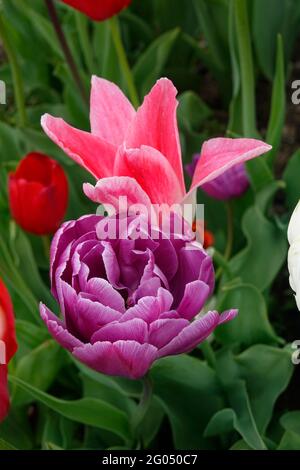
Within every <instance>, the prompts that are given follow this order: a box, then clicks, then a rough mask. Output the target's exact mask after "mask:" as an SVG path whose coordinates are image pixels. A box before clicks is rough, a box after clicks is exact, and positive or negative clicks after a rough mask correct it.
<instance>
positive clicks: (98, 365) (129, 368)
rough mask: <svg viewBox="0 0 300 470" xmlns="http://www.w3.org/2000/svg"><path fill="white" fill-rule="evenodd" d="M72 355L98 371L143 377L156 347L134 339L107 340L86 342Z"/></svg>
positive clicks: (154, 355)
mask: <svg viewBox="0 0 300 470" xmlns="http://www.w3.org/2000/svg"><path fill="white" fill-rule="evenodd" d="M73 354H74V356H75V357H76V358H77V359H79V360H80V361H81V362H83V363H84V364H86V365H87V366H89V367H91V368H92V369H94V370H97V371H98V372H102V373H104V374H108V375H117V376H123V377H129V378H131V379H138V378H141V377H143V376H144V375H145V374H146V373H147V371H148V370H149V368H150V367H151V365H152V363H153V362H154V361H155V359H156V358H157V349H156V348H155V347H154V346H152V345H150V344H139V343H137V342H136V341H117V342H116V343H110V342H108V341H106V342H104V343H101V342H98V343H95V344H93V345H91V344H86V345H85V346H83V347H80V348H76V349H75V350H74V351H73Z"/></svg>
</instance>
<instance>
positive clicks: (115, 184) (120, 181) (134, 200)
mask: <svg viewBox="0 0 300 470" xmlns="http://www.w3.org/2000/svg"><path fill="white" fill-rule="evenodd" d="M83 191H84V193H85V195H86V196H87V197H88V198H89V199H91V200H92V201H94V202H96V203H98V204H103V205H104V207H105V208H106V207H108V206H107V205H109V206H112V207H114V208H115V210H117V212H119V213H122V212H127V208H128V207H130V206H132V205H134V204H143V205H144V206H145V207H147V208H150V205H151V201H150V199H149V197H148V195H147V194H146V193H145V192H144V191H143V189H142V188H141V187H140V185H139V184H138V183H137V181H136V180H135V179H134V178H129V177H123V176H122V177H121V176H119V177H118V176H115V177H112V178H103V179H101V180H100V181H98V183H97V184H96V186H95V187H94V186H92V185H91V184H89V183H85V184H84V185H83ZM124 197H126V198H127V200H126V201H127V202H126V203H127V207H126V206H124V207H123V205H122V204H123V203H122V200H121V199H120V198H124ZM108 212H109V215H111V211H109V210H108Z"/></svg>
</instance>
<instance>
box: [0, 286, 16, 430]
mask: <svg viewBox="0 0 300 470" xmlns="http://www.w3.org/2000/svg"><path fill="white" fill-rule="evenodd" d="M0 341H1V344H0V351H1V354H0V421H2V420H3V419H4V418H5V416H6V414H7V412H8V408H9V396H8V389H7V364H8V362H9V361H10V359H11V358H12V356H13V355H14V354H15V352H16V350H17V343H16V336H15V325H14V313H13V305H12V301H11V298H10V296H9V293H8V291H7V289H6V287H5V285H4V284H3V282H2V281H1V279H0ZM3 345H4V348H3ZM3 352H4V353H5V354H4V355H5V357H3V354H2V353H3ZM3 362H4V364H3Z"/></svg>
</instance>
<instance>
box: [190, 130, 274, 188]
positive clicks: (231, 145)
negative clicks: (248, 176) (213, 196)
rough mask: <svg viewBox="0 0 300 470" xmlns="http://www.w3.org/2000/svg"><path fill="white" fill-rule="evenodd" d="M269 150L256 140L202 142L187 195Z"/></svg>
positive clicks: (218, 139)
mask: <svg viewBox="0 0 300 470" xmlns="http://www.w3.org/2000/svg"><path fill="white" fill-rule="evenodd" d="M271 148H272V147H271V146H270V145H268V144H265V143H264V142H262V141H260V140H257V139H229V138H216V139H210V140H208V141H206V142H204V144H203V146H202V150H201V156H200V158H199V161H198V163H197V166H196V169H195V173H194V177H193V181H192V186H191V189H190V191H189V193H188V195H189V194H190V193H191V192H192V191H193V190H194V189H196V188H198V187H199V186H202V185H203V184H204V183H207V182H208V181H211V180H213V179H215V178H216V177H217V176H219V175H221V174H222V173H224V172H225V171H226V170H228V169H229V168H231V167H232V166H233V165H236V164H237V163H241V162H245V161H247V160H251V159H252V158H255V157H258V156H259V155H262V154H263V153H266V152H268V151H269V150H271Z"/></svg>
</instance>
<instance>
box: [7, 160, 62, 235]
mask: <svg viewBox="0 0 300 470" xmlns="http://www.w3.org/2000/svg"><path fill="white" fill-rule="evenodd" d="M9 200H10V208H11V213H12V216H13V218H14V219H15V221H16V222H17V223H18V224H19V225H20V226H21V227H22V228H23V229H24V230H26V231H27V232H31V233H34V234H36V235H48V234H51V233H54V232H55V231H56V230H57V229H58V227H59V225H60V223H61V221H62V219H63V218H64V215H65V212H66V209H67V204H68V181H67V178H66V176H65V173H64V171H63V169H62V167H61V166H60V165H59V164H58V163H57V162H56V161H55V160H52V159H51V158H49V157H47V156H46V155H43V154H41V153H29V154H28V155H27V156H26V157H25V158H23V160H22V161H21V162H20V164H19V166H18V168H17V169H16V171H15V173H11V174H10V175H9Z"/></svg>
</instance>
